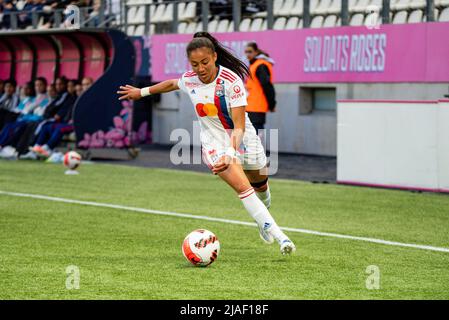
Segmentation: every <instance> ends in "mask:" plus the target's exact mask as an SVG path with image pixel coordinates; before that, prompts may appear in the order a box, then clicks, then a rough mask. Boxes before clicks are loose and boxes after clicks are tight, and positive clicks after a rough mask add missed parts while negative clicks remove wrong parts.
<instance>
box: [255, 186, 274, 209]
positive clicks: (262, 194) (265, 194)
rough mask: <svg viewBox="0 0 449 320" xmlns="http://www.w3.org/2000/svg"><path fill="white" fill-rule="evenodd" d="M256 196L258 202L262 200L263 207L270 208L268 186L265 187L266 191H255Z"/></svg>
mask: <svg viewBox="0 0 449 320" xmlns="http://www.w3.org/2000/svg"><path fill="white" fill-rule="evenodd" d="M256 195H257V197H258V198H259V199H260V200H262V202H263V204H264V205H265V207H267V208H269V207H270V206H271V193H270V186H268V185H267V189H266V190H265V191H256Z"/></svg>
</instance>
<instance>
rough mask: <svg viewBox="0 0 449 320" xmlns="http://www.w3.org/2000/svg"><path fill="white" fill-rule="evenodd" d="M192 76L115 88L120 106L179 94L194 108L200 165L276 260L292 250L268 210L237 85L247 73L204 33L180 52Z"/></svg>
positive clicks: (261, 157) (263, 173)
mask: <svg viewBox="0 0 449 320" xmlns="http://www.w3.org/2000/svg"><path fill="white" fill-rule="evenodd" d="M186 51H187V57H188V59H189V62H190V64H191V66H192V69H193V70H192V71H188V72H186V73H184V74H183V75H182V77H181V78H180V79H172V80H166V81H163V82H160V83H158V84H156V85H154V86H151V87H146V88H142V89H139V88H135V87H133V86H130V85H126V86H121V87H120V90H119V91H117V93H118V94H120V95H121V96H120V98H119V99H120V100H123V99H131V100H138V99H140V98H141V97H145V96H148V95H151V94H157V93H165V92H170V91H174V90H178V89H181V90H182V91H184V92H185V93H187V94H188V95H189V97H190V99H191V101H192V103H193V105H194V106H195V109H196V113H197V116H198V119H199V122H200V127H201V134H200V139H201V144H202V153H203V160H204V161H205V163H206V164H207V165H208V166H209V168H210V169H211V170H212V172H213V173H214V174H217V175H218V176H219V177H220V178H221V179H223V180H224V181H225V182H226V183H228V184H229V185H230V186H231V187H232V188H233V189H234V190H235V191H236V192H237V193H238V195H239V197H240V199H241V201H242V203H243V206H244V207H245V209H246V210H247V211H248V213H249V214H250V215H251V216H252V217H253V219H254V220H255V221H256V222H257V224H258V226H259V233H260V236H261V238H262V240H263V241H265V242H266V243H273V242H274V240H276V241H277V242H278V243H279V245H280V249H281V253H282V254H284V255H285V254H290V253H292V252H294V251H295V250H296V247H295V245H294V244H293V242H292V241H291V240H290V239H289V238H288V237H287V236H286V235H285V234H284V233H283V232H282V230H281V229H280V228H279V226H278V225H277V224H276V222H275V221H274V219H273V217H272V216H271V214H270V212H269V211H268V208H269V207H270V202H271V196H270V190H269V187H268V176H267V168H266V164H267V159H266V156H265V151H264V149H263V147H262V144H261V142H260V139H259V137H258V136H257V134H256V130H255V129H254V127H253V125H252V124H251V122H250V120H249V118H248V115H247V114H246V112H245V108H246V105H247V102H246V93H245V89H244V85H243V81H242V79H243V78H244V77H245V76H247V75H248V67H247V66H246V65H245V64H244V63H243V62H242V61H240V60H239V59H238V58H236V57H235V56H234V55H233V54H232V53H230V52H229V51H228V50H227V49H225V48H224V47H223V45H222V44H221V43H220V42H218V40H217V39H215V38H214V37H213V36H212V35H210V34H209V33H207V32H197V33H196V34H195V35H194V36H193V39H192V41H191V42H190V43H189V44H188V45H187V48H186Z"/></svg>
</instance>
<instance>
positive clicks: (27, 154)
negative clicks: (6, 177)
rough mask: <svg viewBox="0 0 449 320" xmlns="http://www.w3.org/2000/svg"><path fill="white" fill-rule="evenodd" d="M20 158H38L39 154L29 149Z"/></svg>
mask: <svg viewBox="0 0 449 320" xmlns="http://www.w3.org/2000/svg"><path fill="white" fill-rule="evenodd" d="M19 159H20V160H37V155H36V154H35V153H34V152H33V151H28V153H25V154H23V155H21V156H19Z"/></svg>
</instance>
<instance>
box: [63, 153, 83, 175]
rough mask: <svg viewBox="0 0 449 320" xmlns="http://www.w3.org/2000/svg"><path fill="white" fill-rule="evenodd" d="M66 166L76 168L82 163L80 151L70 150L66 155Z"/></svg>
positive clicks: (71, 168)
mask: <svg viewBox="0 0 449 320" xmlns="http://www.w3.org/2000/svg"><path fill="white" fill-rule="evenodd" d="M63 163H64V166H66V167H67V168H69V169H70V170H75V169H76V168H78V167H79V165H80V164H81V156H80V155H79V154H78V152H75V151H69V152H67V153H66V154H65V155H64V162H63Z"/></svg>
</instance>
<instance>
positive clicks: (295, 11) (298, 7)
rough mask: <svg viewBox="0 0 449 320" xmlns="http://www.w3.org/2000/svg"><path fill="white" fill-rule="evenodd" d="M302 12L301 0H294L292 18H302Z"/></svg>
mask: <svg viewBox="0 0 449 320" xmlns="http://www.w3.org/2000/svg"><path fill="white" fill-rule="evenodd" d="M302 12H303V0H296V2H295V5H294V6H293V8H292V13H291V15H292V16H299V17H302Z"/></svg>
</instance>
